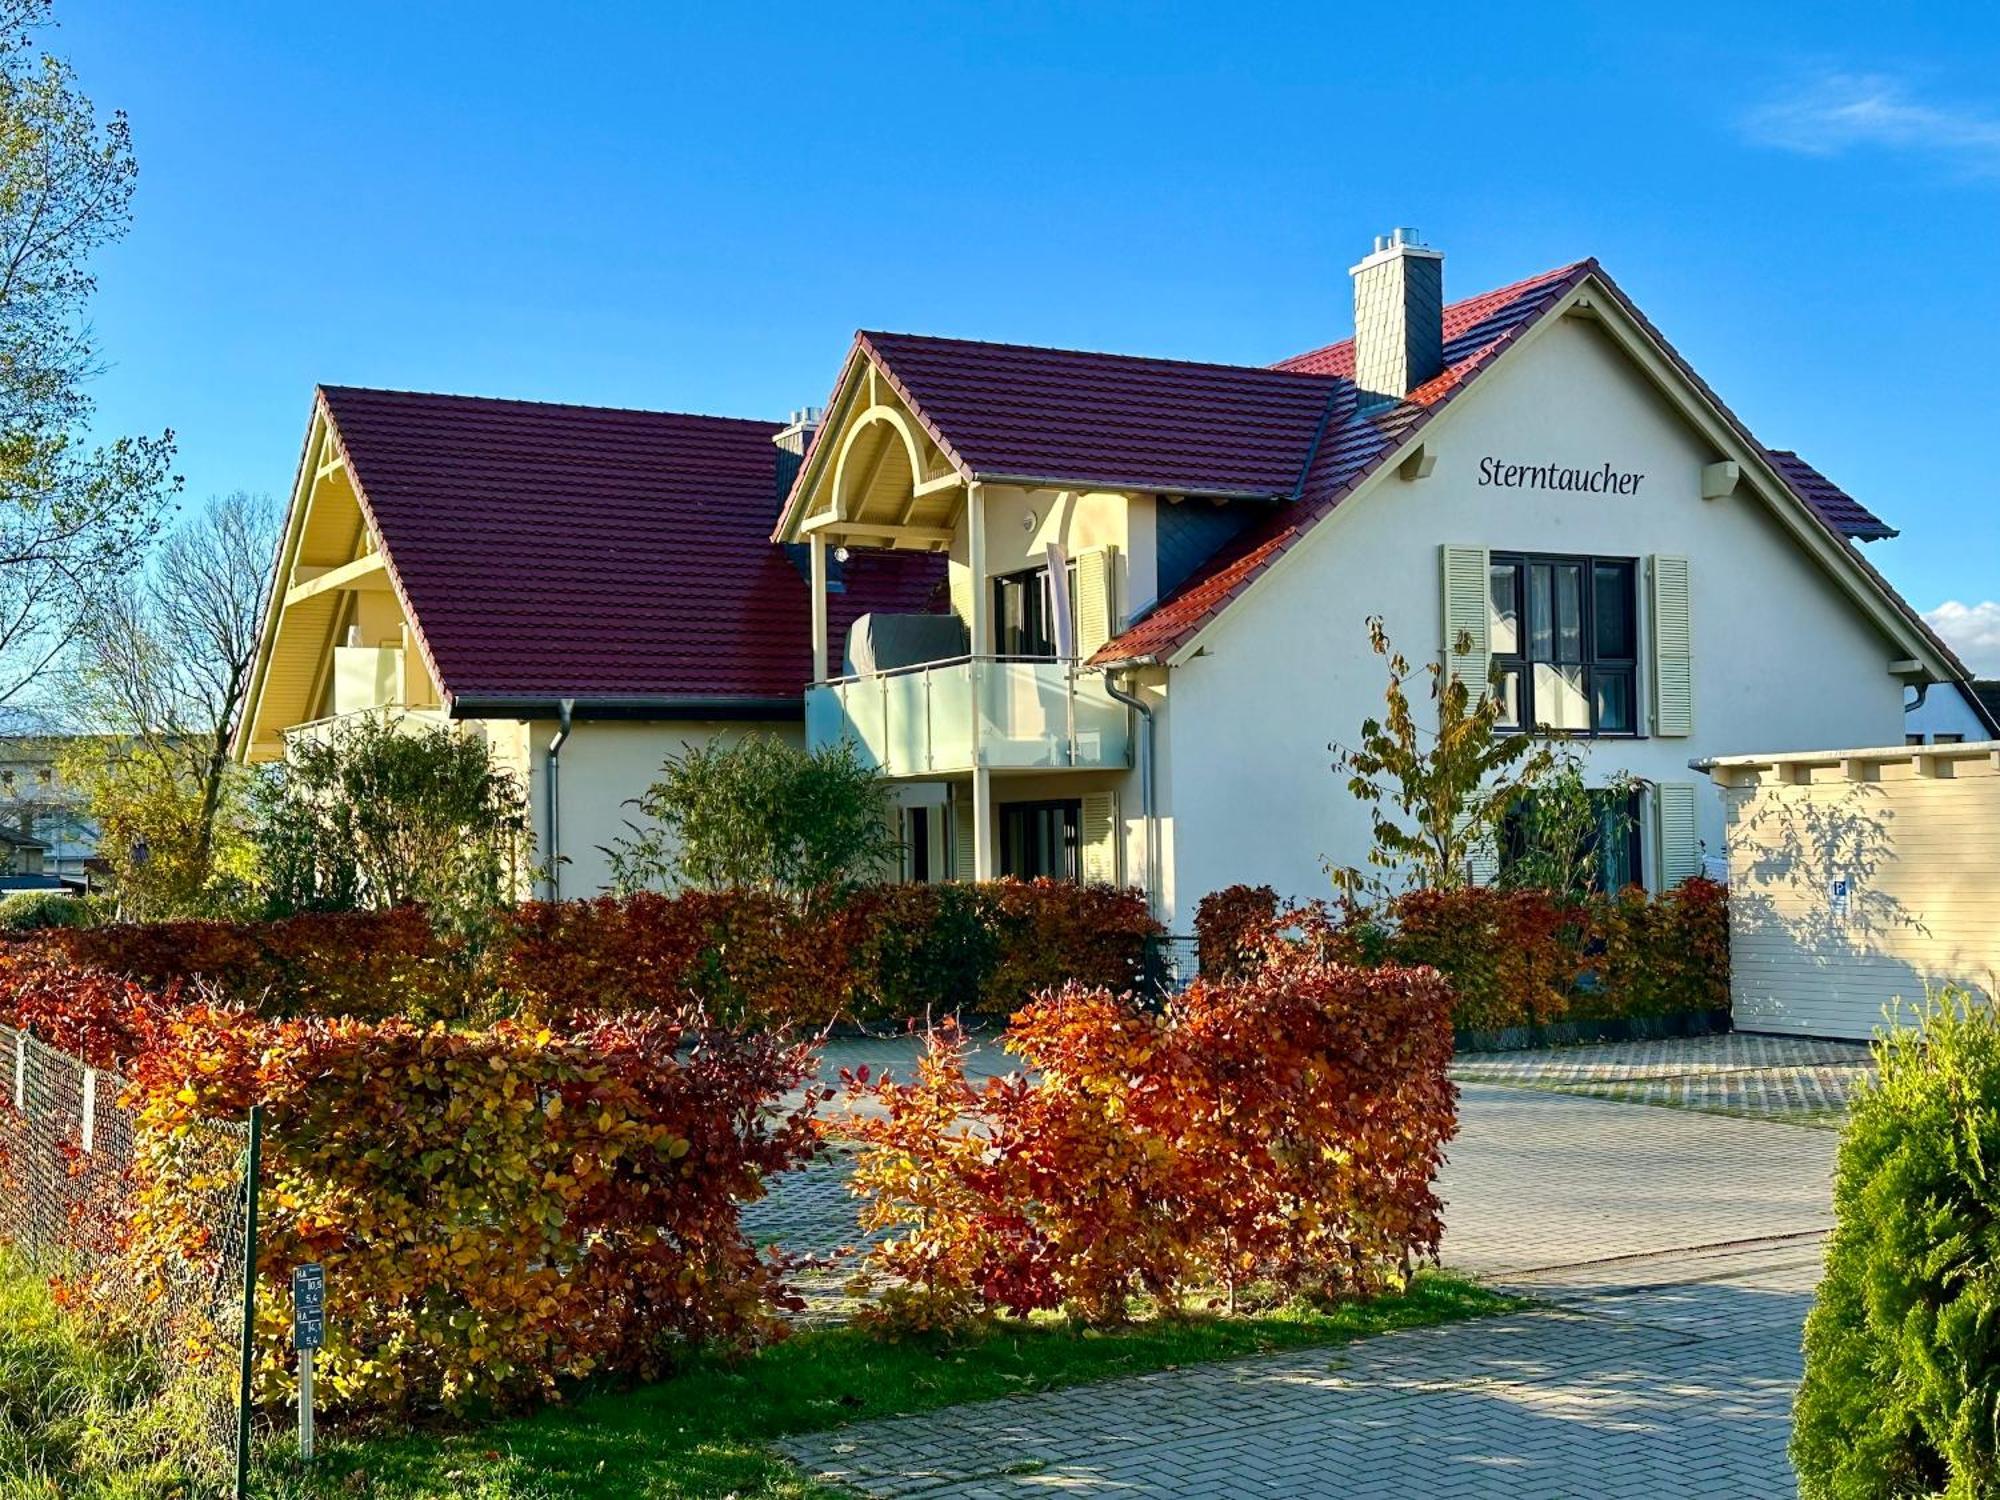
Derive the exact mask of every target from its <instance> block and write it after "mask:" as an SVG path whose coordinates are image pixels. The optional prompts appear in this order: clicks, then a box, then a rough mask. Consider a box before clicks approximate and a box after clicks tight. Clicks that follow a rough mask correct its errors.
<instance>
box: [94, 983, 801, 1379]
mask: <svg viewBox="0 0 2000 1500" xmlns="http://www.w3.org/2000/svg"><path fill="white" fill-rule="evenodd" d="M692 1019H693V1018H683V1019H676V1018H672V1017H669V1016H666V1015H657V1014H656V1015H643V1016H642V1015H633V1016H628V1017H618V1018H610V1019H602V1020H599V1021H597V1022H595V1023H593V1024H591V1025H588V1026H585V1027H583V1028H582V1029H580V1030H577V1031H575V1032H573V1033H569V1034H565V1035H554V1034H552V1033H551V1032H549V1031H547V1030H541V1029H534V1028H530V1027H528V1026H525V1025H521V1024H518V1023H515V1022H501V1023H499V1024H498V1025H495V1026H493V1027H492V1028H490V1029H487V1030H484V1031H462V1030H461V1031H453V1030H449V1029H447V1028H444V1027H442V1026H431V1027H423V1026H417V1025H414V1024H411V1023H409V1022H406V1021H401V1020H389V1021H359V1020H333V1021H325V1020H308V1021H281V1022H274V1021H266V1020H260V1019H258V1018H256V1017H253V1016H250V1015H248V1014H245V1013H244V1012H241V1011H233V1010H221V1009H213V1008H209V1007H204V1006H196V1007H191V1008H188V1009H185V1010H183V1011H180V1012H178V1013H175V1014H172V1015H168V1016H164V1017H161V1018H159V1019H158V1021H157V1022H156V1024H155V1027H154V1032H153V1035H152V1036H150V1037H149V1039H148V1041H147V1043H146V1045H145V1046H144V1047H143V1048H142V1049H141V1050H140V1052H139V1053H138V1055H137V1057H136V1058H135V1059H134V1060H133V1063H132V1067H131V1076H132V1087H131V1091H130V1093H129V1095H128V1098H127V1102H128V1104H130V1105H132V1106H134V1107H136V1109H137V1111H138V1116H139V1126H140V1128H139V1130H138V1132H137V1140H138V1142H139V1145H138V1159H137V1163H136V1167H135V1171H134V1184H135V1193H136V1196H135V1204H136V1212H135V1214H134V1218H133V1224H134V1239H135V1243H139V1244H147V1245H152V1246H155V1247H157V1246H159V1245H161V1244H171V1243H172V1242H173V1241H174V1240H175V1238H176V1236H177V1235H181V1234H196V1233H199V1232H200V1230H199V1228H198V1226H196V1225H193V1224H189V1223H183V1222H181V1220H180V1215H181V1212H182V1209H183V1206H184V1205H185V1204H187V1203H189V1202H193V1201H198V1200H199V1199H200V1196H201V1184H200V1182H199V1181H198V1178H199V1175H200V1174H201V1173H202V1172H203V1171H204V1170H208V1168H207V1166H206V1165H205V1164H204V1162H203V1161H202V1160H201V1159H200V1157H199V1156H190V1155H188V1154H187V1153H186V1152H185V1151H184V1149H183V1142H184V1141H185V1140H186V1138H187V1133H186V1130H185V1127H186V1126H188V1125H190V1124H191V1123H192V1122H193V1121H195V1120H197V1119H201V1118H215V1117H239V1118H240V1117H241V1116H242V1114H243V1113H244V1111H245V1110H246V1109H247V1108H248V1106H249V1104H250V1103H251V1102H252V1101H261V1102H262V1103H263V1105H264V1110H265V1120H266V1125H265V1141H266V1145H265V1157H264V1170H263V1179H262V1180H263V1198H262V1202H263V1224H264V1229H263V1234H262V1236H261V1242H260V1246H259V1256H258V1264H259V1269H260V1272H261V1276H262V1282H263V1286H264V1289H265V1290H264V1295H263V1296H262V1297H261V1298H260V1301H259V1308H258V1325H259V1354H258V1367H257V1368H258V1388H259V1391H260V1393H261V1395H262V1397H263V1398H264V1399H265V1400H267V1401H276V1400H278V1399H280V1398H281V1397H283V1396H284V1395H285V1394H286V1393H287V1392H288V1389H289V1388H288V1386H287V1381H288V1380H289V1379H290V1375H289V1371H288V1366H289V1364H290V1360H289V1348H288V1337H289V1335H288V1328H289V1322H288V1319H289V1301H288V1299H287V1298H286V1296H285V1294H284V1288H285V1286H286V1284H287V1281H288V1278H289V1275H290V1271H291V1268H292V1267H293V1266H295V1265H297V1264H299V1263H301V1262H304V1261H318V1262H321V1263H322V1264H324V1265H325V1267H326V1271H327V1297H328V1306H327V1344H326V1348H325V1349H324V1350H323V1351H322V1353H321V1355H320V1359H319V1372H320V1380H321V1385H320V1392H321V1395H320V1399H321V1401H322V1402H323V1403H324V1404H325V1405H326V1406H328V1407H329V1408H330V1409H333V1410H336V1411H369V1412H374V1413H376V1414H380V1415H391V1414H393V1415H408V1414H420V1413H423V1412H427V1411H439V1410H442V1411H449V1412H465V1411H472V1410H485V1409H493V1408H500V1407H511V1406H522V1405H526V1404H530V1403H532V1402H534V1401H537V1400H541V1399H546V1398H548V1397H550V1396H551V1395H553V1394H555V1393H556V1392H557V1390H558V1389H559V1387H560V1386H561V1385H562V1384H564V1383H565V1382H568V1381H573V1380H576V1379H579V1378H582V1377H586V1376H594V1375H606V1374H609V1375H626V1376H652V1375H657V1374H659V1373H660V1372H662V1371H663V1370H665V1369H666V1368H668V1367H669V1366H670V1365H671V1364H672V1363H673V1362H674V1360H675V1359H676V1358H677V1357H678V1356H679V1355H680V1354H681V1353H682V1351H684V1350H686V1349H687V1348H689V1347H691V1346H694V1345H698V1344H699V1345H714V1344H720V1345H725V1346H730V1347H745V1346H749V1345H753V1344H755V1343H758V1342H760V1341H762V1340H765V1339H768V1338H772V1337H775V1336H778V1335H779V1334H780V1333H782V1331H783V1326H784V1325H783V1319H782V1314H783V1313H784V1312H785V1311H787V1310H789V1309H793V1308H795V1307H796V1305H797V1304H796V1302H795V1300H794V1299H793V1298H792V1297H791V1295H790V1294H789V1293H788V1292H787V1291H786V1289H785V1288H784V1286H783V1284H782V1281H781V1279H780V1274H779V1268H778V1267H777V1265H776V1264H775V1263H774V1262H773V1261H772V1260H769V1259H767V1258H765V1257H763V1256H760V1254H759V1253H758V1252H757V1250H756V1249H755V1247H754V1246H753V1245H752V1244H751V1243H750V1241H749V1240H748V1239H747V1238H746V1237H745V1235H744V1233H743V1229H742V1225H741V1222H740V1213H741V1210H742V1207H743V1205H744V1204H745V1203H748V1202H750V1201H753V1200H755V1199H756V1198H758V1197H760V1196H762V1194H763V1192H764V1190H765V1184H766V1183H767V1182H768V1180H769V1179H770V1178H771V1176H772V1175H774V1174H776V1173H779V1172H782V1171H785V1170H786V1169H788V1168H790V1167H793V1166H796V1165H798V1164H800V1163H801V1162H802V1161H803V1160H804V1159H805V1158H806V1157H807V1156H808V1155H809V1154H810V1153H811V1151H812V1150H813V1149H814V1145H815V1141H816V1137H815V1134H814V1129H813V1125H812V1122H811V1119H810V1115H811V1111H812V1108H813V1105H814V1103H815V1102H816V1101H817V1099H818V1097H819V1096H820V1093H821V1091H819V1090H817V1089H816V1088H808V1087H806V1083H807V1079H808V1078H809V1076H810V1072H811V1067H812V1059H811V1055H810V1053H809V1051H808V1050H807V1049H805V1048H803V1047H800V1046H792V1045H786V1044H782V1043H780V1042H777V1041H774V1040H771V1039H769V1038H760V1037H753V1036H747V1035H743V1034H740V1033H737V1034H731V1033H714V1032H709V1031H705V1030H698V1029H694V1027H693V1026H692V1025H691V1021H692ZM788 1095H789V1097H790V1101H791V1102H790V1103H788V1104H787V1103H784V1102H783V1101H785V1100H786V1098H787V1096H788Z"/></svg>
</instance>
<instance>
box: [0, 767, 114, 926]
mask: <svg viewBox="0 0 2000 1500" xmlns="http://www.w3.org/2000/svg"><path fill="white" fill-rule="evenodd" d="M70 743H72V741H70V740H69V739H68V738H67V737H65V736H63V735H59V734H10V735H0V862H4V863H5V864H6V866H7V868H6V870H4V871H0V888H7V887H8V886H9V882H10V881H11V888H12V889H21V890H38V889H54V888H56V887H58V886H61V887H65V888H69V889H74V890H83V889H85V888H86V887H87V886H88V885H89V883H90V879H91V873H92V868H93V861H94V859H95V857H96V854H97V827H96V825H95V824H94V823H92V822H91V820H90V816H89V812H88V809H87V808H86V807H85V806H84V803H83V799H82V797H80V796H79V795H78V794H77V792H76V791H75V789H74V788H72V787H70V786H68V785H67V784H66V783H65V782H64V780H63V776H62V765H61V761H62V752H63V750H64V748H65V747H66V746H67V745H68V744H70Z"/></svg>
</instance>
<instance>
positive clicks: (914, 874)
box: [903, 807, 931, 883]
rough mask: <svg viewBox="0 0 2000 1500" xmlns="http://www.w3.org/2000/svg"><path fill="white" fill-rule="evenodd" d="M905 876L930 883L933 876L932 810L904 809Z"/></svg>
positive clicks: (919, 808) (908, 878)
mask: <svg viewBox="0 0 2000 1500" xmlns="http://www.w3.org/2000/svg"><path fill="white" fill-rule="evenodd" d="M903 878H904V879H905V880H915V881H919V882H923V883H928V882H929V880H930V878H931V810H930V809H929V808H928V807H906V808H904V809H903Z"/></svg>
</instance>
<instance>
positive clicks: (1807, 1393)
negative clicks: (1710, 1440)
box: [1792, 992, 2000, 1500]
mask: <svg viewBox="0 0 2000 1500" xmlns="http://www.w3.org/2000/svg"><path fill="white" fill-rule="evenodd" d="M1876 1057H1877V1060H1878V1062H1879V1064H1880V1068H1881V1075H1880V1077H1879V1079H1878V1080H1877V1081H1876V1082H1875V1083H1874V1084H1873V1085H1872V1086H1870V1087H1869V1088H1867V1089H1866V1090H1864V1091H1863V1092H1862V1094H1861V1095H1860V1097H1859V1098H1858V1099H1857V1100H1856V1101H1855V1105H1854V1110H1853V1113H1852V1115H1851V1116H1850V1118H1849V1120H1848V1124H1847V1129H1846V1133H1845V1134H1844V1135H1843V1136H1842V1138H1841V1143H1840V1161H1839V1167H1838V1171H1837V1174H1836V1177H1835V1180H1834V1212H1835V1215H1836V1224H1835V1228H1834V1231H1833V1237H1832V1240H1831V1241H1830V1243H1829V1244H1828V1247H1827V1259H1826V1277H1825V1279H1824V1280H1823V1281H1822V1282H1821V1283H1820V1288H1819V1297H1818V1301H1817V1302H1816V1303H1815V1304H1814V1306H1813V1309H1812V1312H1811V1314H1810V1315H1809V1316H1808V1317H1807V1319H1806V1338H1805V1356H1806V1369H1805V1380H1804V1383H1803V1384H1802V1385H1801V1386H1800V1388H1799V1396H1798V1404H1797V1406H1796V1408H1795V1411H1794V1414H1793V1415H1794V1424H1793V1431H1792V1462H1793V1464H1794V1466H1795V1467H1796V1468H1797V1469H1798V1474H1799V1487H1800V1492H1801V1493H1802V1494H1803V1495H1804V1496H1805V1497H1806V1500H1889V1497H1897V1500H1902V1497H1915V1496H1936V1497H1941V1500H1986V1497H1989V1496H1995V1495H2000V1021H1996V1019H1995V1017H1994V1014H1993V1011H1992V1010H1991V1009H1990V1008H1989V1007H1988V1006H1987V1005H1985V1004H1984V1003H1982V1002H1977V1001H1975V1000H1974V999H1973V998H1972V997H1970V996H1967V995H1966V994H1964V993H1962V992H1946V993H1945V994H1943V995H1942V996H1940V997H1938V998H1937V1000H1936V1001H1935V1002H1934V1004H1933V1005H1932V1006H1931V1008H1930V1010H1929V1012H1928V1014H1927V1016H1926V1019H1925V1022H1924V1025H1923V1027H1922V1028H1921V1030H1906V1031H1900V1032H1896V1033H1894V1034H1892V1035H1891V1036H1889V1037H1888V1038H1887V1039H1886V1040H1884V1041H1882V1042H1880V1043H1878V1045H1877V1047H1876Z"/></svg>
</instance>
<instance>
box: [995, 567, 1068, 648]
mask: <svg viewBox="0 0 2000 1500" xmlns="http://www.w3.org/2000/svg"><path fill="white" fill-rule="evenodd" d="M993 647H994V650H995V651H997V652H998V653H999V654H1000V655H1002V656H1029V657H1037V658H1044V659H1053V658H1054V656H1055V654H1056V612H1055V601H1054V600H1052V599H1050V597H1049V570H1048V569H1047V568H1026V569H1023V570H1022V571H1021V572H1019V573H1008V574H1006V575H1005V576H1003V577H1000V578H996V579H994V580H993Z"/></svg>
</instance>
